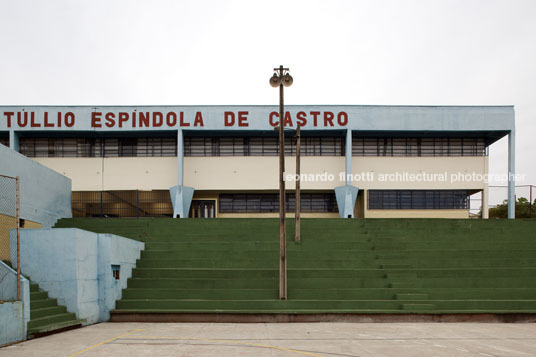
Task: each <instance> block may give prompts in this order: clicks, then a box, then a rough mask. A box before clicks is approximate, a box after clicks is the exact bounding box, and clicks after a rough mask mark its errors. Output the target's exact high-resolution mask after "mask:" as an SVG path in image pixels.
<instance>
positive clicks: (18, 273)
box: [15, 176, 20, 301]
mask: <svg viewBox="0 0 536 357" xmlns="http://www.w3.org/2000/svg"><path fill="white" fill-rule="evenodd" d="M19 180H20V179H19V176H17V177H16V178H15V183H16V186H17V214H16V216H17V300H19V301H20V182H19Z"/></svg>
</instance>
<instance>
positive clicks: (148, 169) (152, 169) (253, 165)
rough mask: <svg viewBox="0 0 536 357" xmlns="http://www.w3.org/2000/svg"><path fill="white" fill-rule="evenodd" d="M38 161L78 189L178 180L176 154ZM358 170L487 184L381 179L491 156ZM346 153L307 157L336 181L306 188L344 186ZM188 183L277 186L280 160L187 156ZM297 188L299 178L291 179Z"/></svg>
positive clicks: (381, 160)
mask: <svg viewBox="0 0 536 357" xmlns="http://www.w3.org/2000/svg"><path fill="white" fill-rule="evenodd" d="M34 160H35V161H37V162H39V163H41V164H43V165H45V166H47V167H50V168H51V169H53V170H55V171H58V172H60V173H62V174H64V175H66V176H67V177H69V178H71V179H72V181H73V183H72V185H73V191H101V190H135V189H139V190H161V189H169V187H171V186H174V185H176V184H177V182H178V178H177V177H178V169H177V158H175V157H121V158H35V159H34ZM295 162H296V159H295V157H294V156H289V157H287V158H286V161H285V165H286V172H287V173H291V174H293V173H295ZM352 168H353V173H354V174H356V173H360V172H362V171H372V172H374V175H375V180H374V181H373V182H368V181H358V182H353V185H354V186H357V187H359V188H360V189H369V188H374V189H382V188H384V189H385V188H397V189H405V188H418V189H434V188H437V189H456V188H463V189H483V188H484V186H485V185H484V184H483V183H481V182H476V183H475V182H470V183H468V182H456V183H450V182H380V181H379V180H378V178H379V174H380V173H395V172H397V171H399V172H404V171H406V172H409V173H419V172H423V171H424V172H426V173H444V172H447V173H448V174H450V173H455V172H458V171H460V172H467V173H469V172H476V173H481V174H483V173H486V172H487V170H488V157H486V156H479V157H354V158H353V159H352ZM344 169H345V168H344V157H342V156H320V157H318V156H317V157H312V156H304V157H302V168H301V171H302V173H303V174H322V173H324V172H327V173H332V174H333V175H334V176H335V179H334V180H333V181H331V182H330V181H327V182H324V181H321V182H302V189H304V190H307V189H314V190H320V189H324V190H331V189H333V188H335V187H337V186H341V185H344V181H341V180H339V173H340V172H344ZM184 171H185V174H184V184H185V185H187V186H191V187H194V188H195V189H196V190H240V191H244V190H277V189H278V187H279V179H278V177H279V176H278V175H279V159H278V157H275V156H274V157H273V156H219V157H185V158H184ZM287 188H288V189H293V188H294V182H287Z"/></svg>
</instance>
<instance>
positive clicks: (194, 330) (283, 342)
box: [0, 323, 536, 357]
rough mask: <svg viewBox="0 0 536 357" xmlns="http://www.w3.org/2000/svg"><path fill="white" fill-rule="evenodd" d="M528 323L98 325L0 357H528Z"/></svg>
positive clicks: (534, 331) (534, 347) (4, 351)
mask: <svg viewBox="0 0 536 357" xmlns="http://www.w3.org/2000/svg"><path fill="white" fill-rule="evenodd" d="M535 355H536V324H532V323H518V324H507V323H292V324H287V323H279V324H273V323H253V324H230V323H101V324H96V325H92V326H88V327H84V328H79V329H76V330H71V331H67V332H63V333H59V334H55V335H51V336H47V337H42V338H37V339H34V340H30V341H26V342H23V343H19V344H15V345H11V346H7V347H4V348H0V356H40V357H45V356H129V357H135V356H192V357H197V356H211V357H212V356H256V357H264V356H271V357H273V356H327V357H329V356H347V357H357V356H359V357H362V356H363V357H364V356H375V357H378V356H403V357H406V356H427V357H428V356H449V357H452V356H479V357H482V356H508V357H511V356H535Z"/></svg>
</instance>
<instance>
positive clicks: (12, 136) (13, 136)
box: [9, 130, 19, 152]
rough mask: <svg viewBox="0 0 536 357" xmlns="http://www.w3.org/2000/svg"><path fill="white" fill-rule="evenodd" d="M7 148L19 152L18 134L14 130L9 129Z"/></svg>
mask: <svg viewBox="0 0 536 357" xmlns="http://www.w3.org/2000/svg"><path fill="white" fill-rule="evenodd" d="M9 148H10V149H11V150H13V151H16V152H19V134H18V133H17V132H15V130H10V131H9Z"/></svg>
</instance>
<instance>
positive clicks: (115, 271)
mask: <svg viewBox="0 0 536 357" xmlns="http://www.w3.org/2000/svg"><path fill="white" fill-rule="evenodd" d="M120 272H121V266H120V265H116V264H112V276H113V277H114V279H115V280H119V278H120Z"/></svg>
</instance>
